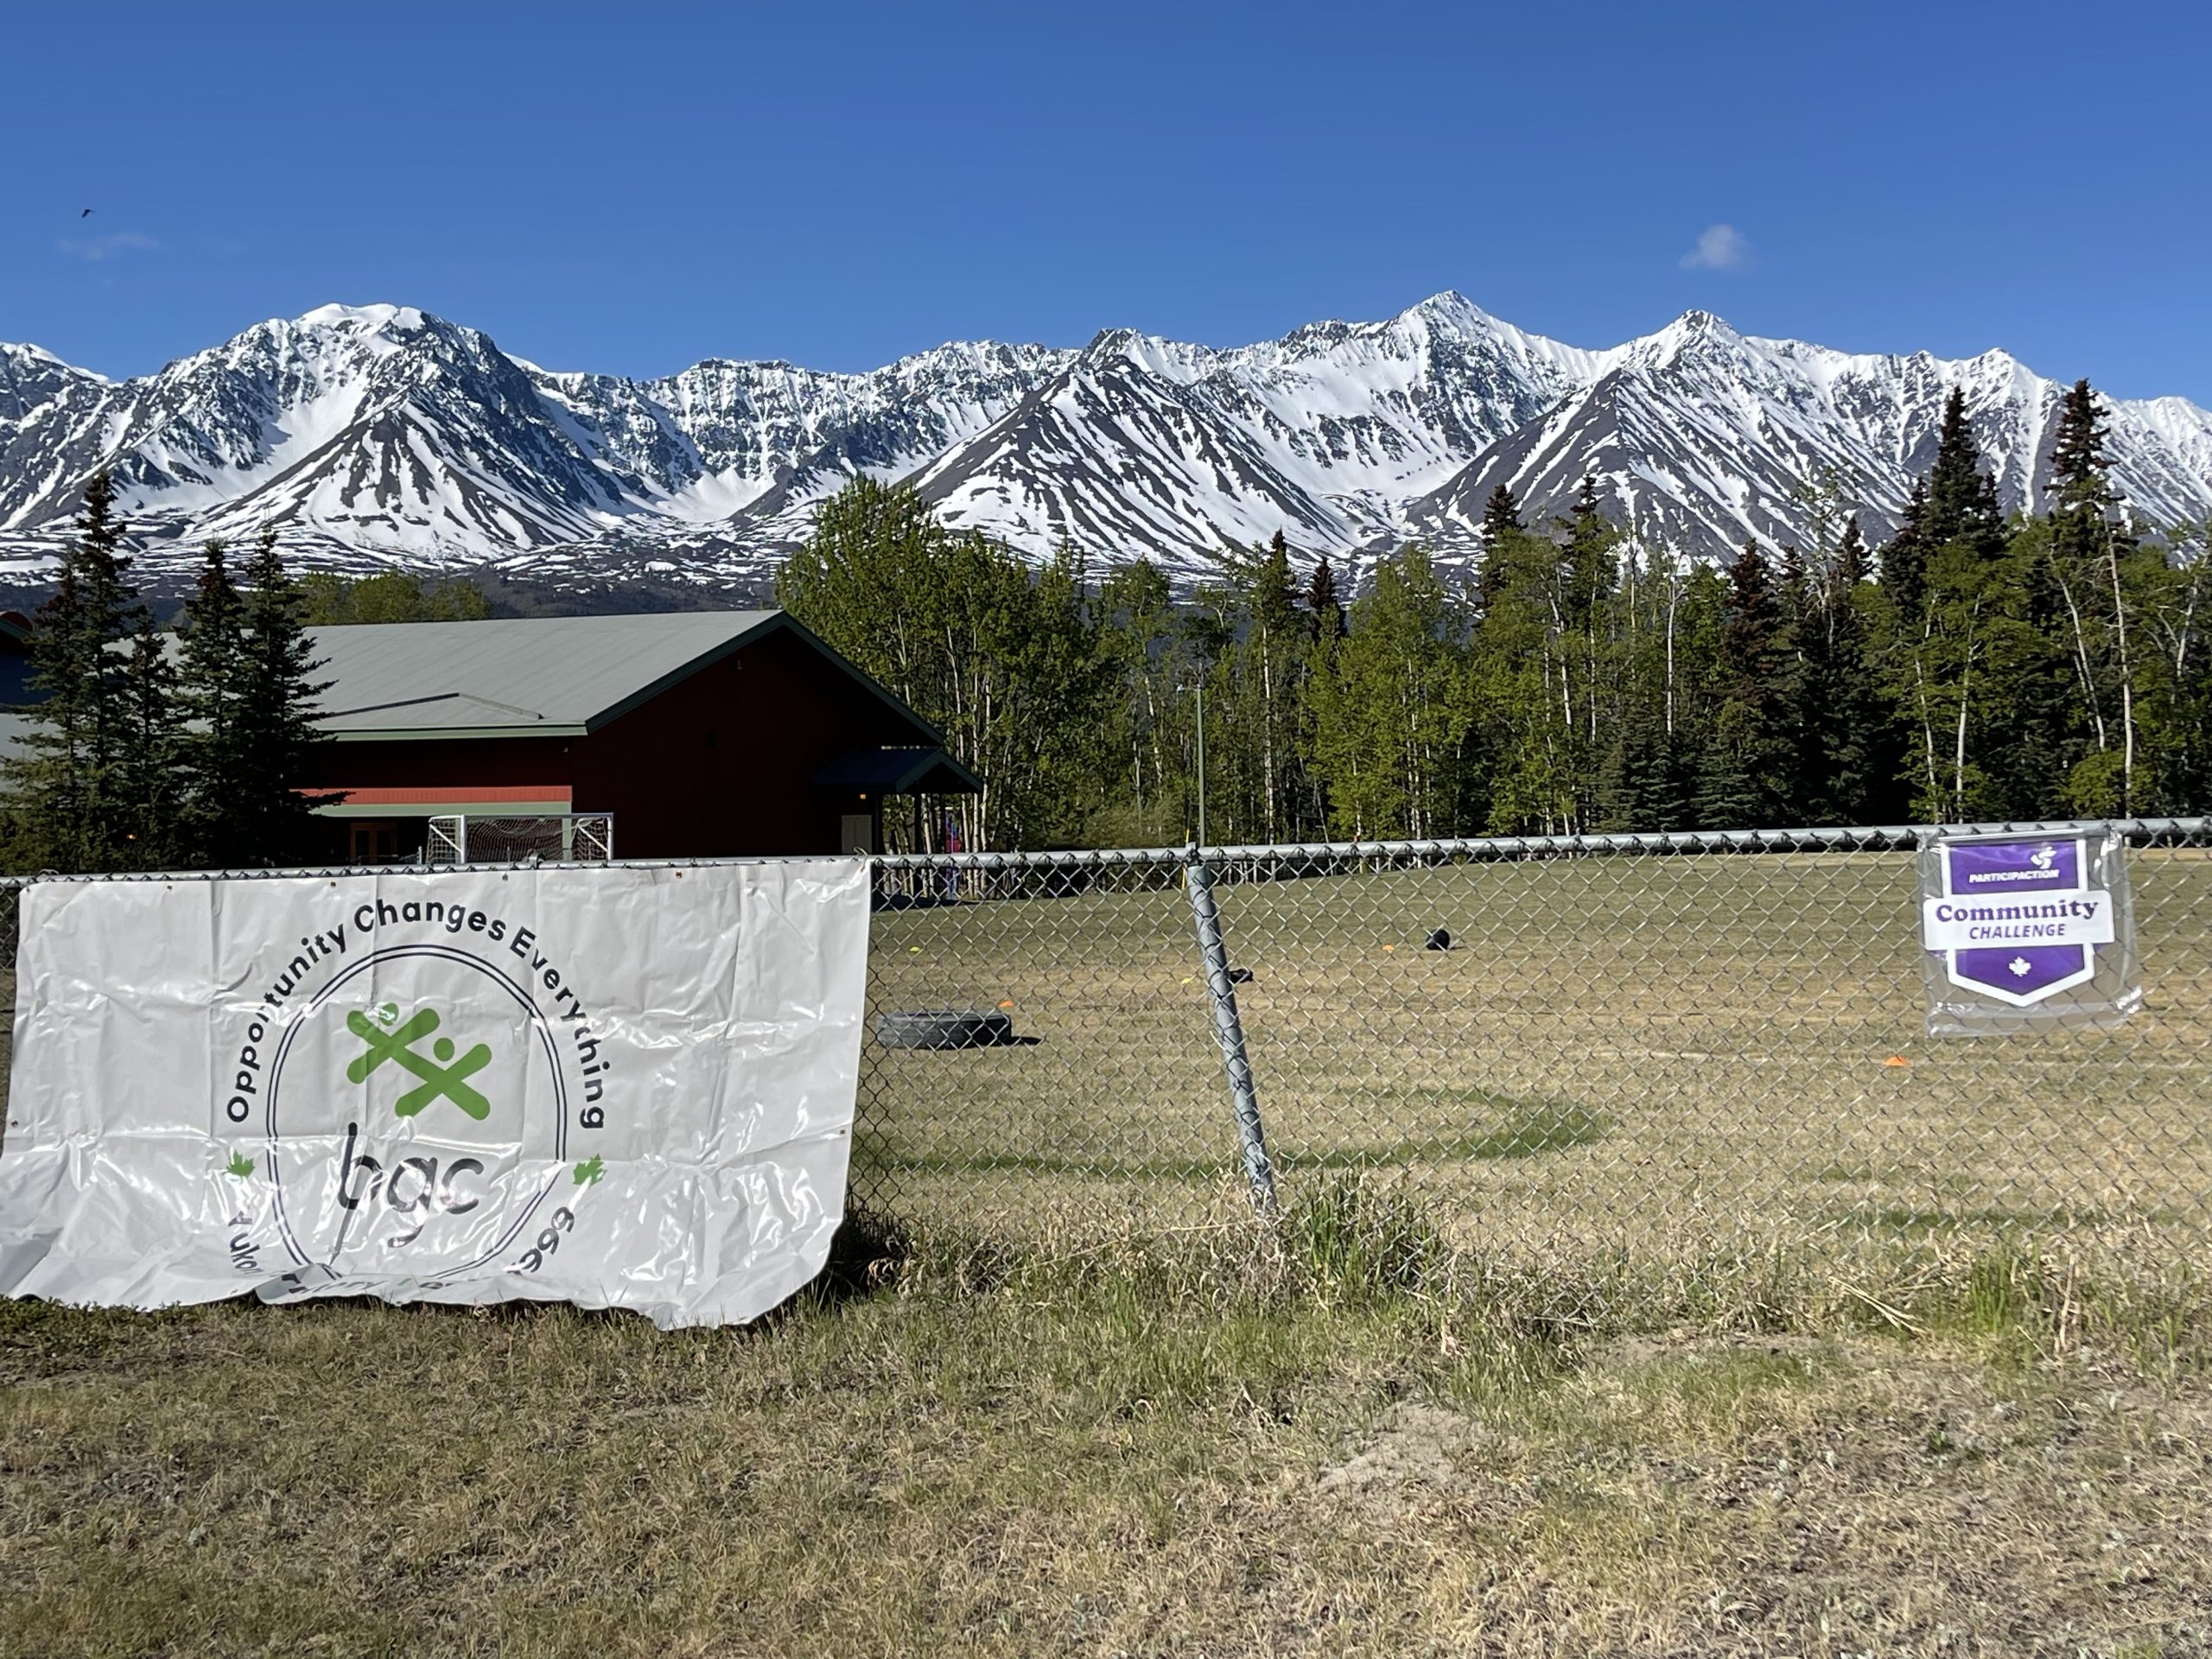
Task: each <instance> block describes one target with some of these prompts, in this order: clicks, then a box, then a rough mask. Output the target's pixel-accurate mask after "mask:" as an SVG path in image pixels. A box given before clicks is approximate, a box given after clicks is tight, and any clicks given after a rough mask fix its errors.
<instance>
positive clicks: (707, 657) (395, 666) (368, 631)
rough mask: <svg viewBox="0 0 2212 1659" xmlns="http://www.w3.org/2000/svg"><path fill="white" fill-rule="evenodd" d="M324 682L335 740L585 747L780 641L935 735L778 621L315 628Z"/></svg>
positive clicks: (817, 643) (739, 614)
mask: <svg viewBox="0 0 2212 1659" xmlns="http://www.w3.org/2000/svg"><path fill="white" fill-rule="evenodd" d="M776 632H790V633H792V634H795V635H796V636H798V638H799V639H804V641H805V642H806V643H807V644H808V645H810V646H811V647H812V648H813V649H814V650H815V651H816V652H819V653H820V654H821V655H822V656H823V657H824V658H827V659H828V660H829V662H830V663H831V664H835V665H836V667H837V668H838V669H839V670H840V671H842V672H844V673H846V674H849V675H850V676H852V677H853V678H854V679H855V680H856V681H857V682H858V683H860V684H861V685H862V686H864V687H866V688H867V689H868V690H869V691H870V692H872V693H873V694H874V696H876V697H877V698H879V699H880V701H881V702H883V703H884V704H885V705H886V706H887V709H889V710H890V711H891V712H892V713H893V714H895V715H897V716H898V717H899V719H900V720H901V721H905V722H906V723H908V724H910V725H912V728H914V730H915V732H916V733H917V734H919V735H921V736H922V738H923V739H924V741H927V742H930V743H936V742H938V741H941V739H940V738H939V736H938V733H937V732H936V731H935V730H934V729H933V728H931V726H930V725H929V724H928V722H927V721H924V720H923V719H922V718H921V717H920V716H919V715H916V714H915V713H914V712H913V711H912V709H908V708H907V707H906V705H905V704H904V703H902V702H899V700H898V699H897V698H896V697H894V696H892V695H891V694H890V693H889V692H888V691H887V690H884V689H883V687H881V686H880V685H879V684H877V683H875V682H874V680H872V679H870V678H869V677H868V676H867V675H865V674H863V673H861V671H860V670H859V669H857V668H855V667H854V666H853V665H852V664H850V663H848V662H847V661H846V660H845V659H844V658H842V657H840V656H839V655H838V654H837V653H836V652H834V651H832V650H831V649H830V648H829V646H828V645H824V644H823V642H822V641H821V640H820V639H817V638H816V637H815V636H814V635H813V634H812V633H810V632H808V631H807V630H806V629H805V628H803V627H801V626H799V625H798V623H797V622H794V621H793V620H791V618H790V617H789V616H788V615H787V614H786V613H784V612H782V611H779V610H760V611H664V612H652V613H639V614H633V615H625V616H556V617H523V618H501V619H498V620H491V621H476V622H397V623H353V624H348V625H346V626H334V627H324V628H310V629H309V630H308V635H309V637H310V639H311V640H312V642H313V650H314V654H315V658H317V659H318V661H319V662H320V664H321V666H320V667H319V668H318V669H317V670H316V671H315V677H316V678H318V679H321V680H326V681H328V682H329V689H328V690H326V691H325V692H324V693H323V694H322V696H321V699H320V706H321V709H322V713H321V715H319V716H318V718H317V721H316V723H317V724H318V725H319V726H321V728H322V729H323V730H324V731H326V732H327V733H329V734H330V735H331V736H332V737H334V738H335V739H337V740H339V741H341V742H342V741H366V740H370V739H382V740H390V739H410V738H416V739H421V738H440V737H448V738H458V737H578V736H583V735H586V734H589V733H591V732H593V731H595V730H597V729H598V728H601V727H602V726H604V725H606V724H607V722H608V721H612V720H614V719H617V718H619V717H620V715H625V714H626V713H628V712H629V711H630V710H631V709H635V708H637V707H639V705H640V704H642V703H645V702H649V701H650V700H651V699H652V698H653V697H655V696H658V695H659V694H660V693H661V692H663V691H664V690H667V689H668V688H669V687H670V686H671V685H674V684H676V683H677V682H679V681H681V680H683V679H687V678H689V677H690V676H691V675H693V674H696V673H697V672H698V671H700V670H701V669H703V668H705V667H707V666H709V664H713V663H715V662H719V661H720V660H721V658H725V657H727V656H728V655H730V654H731V653H732V652H735V651H737V650H739V649H741V647H743V646H745V645H750V644H752V643H753V642H754V641H756V640H758V639H765V638H766V637H767V636H768V635H769V634H772V633H776Z"/></svg>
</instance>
